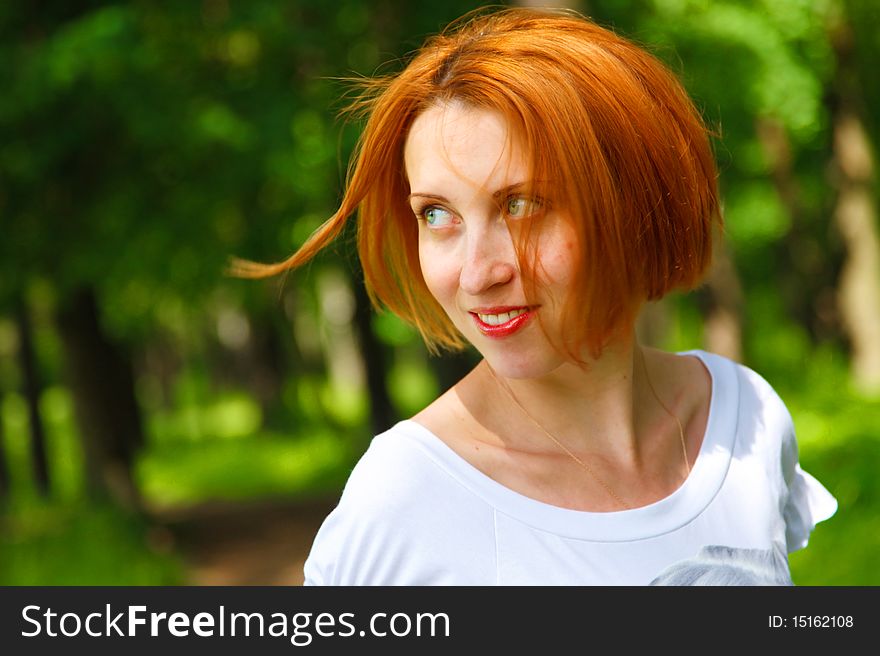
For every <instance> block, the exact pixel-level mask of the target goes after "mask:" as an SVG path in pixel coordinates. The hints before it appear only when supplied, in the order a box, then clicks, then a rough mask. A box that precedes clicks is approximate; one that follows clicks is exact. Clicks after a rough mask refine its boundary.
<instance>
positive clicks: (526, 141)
mask: <svg viewBox="0 0 880 656" xmlns="http://www.w3.org/2000/svg"><path fill="white" fill-rule="evenodd" d="M453 102H458V103H463V104H464V105H465V106H467V107H471V108H474V109H481V110H488V111H493V112H498V113H500V114H501V115H502V116H503V117H504V119H506V121H507V125H508V127H509V132H510V136H511V138H515V139H517V140H518V144H519V145H520V146H521V147H522V148H523V151H522V152H525V153H527V156H529V157H531V162H530V165H531V169H532V183H531V184H532V185H533V186H534V187H535V188H534V189H533V190H531V191H533V192H534V193H535V194H537V195H539V196H540V195H541V194H543V193H545V192H548V191H549V192H550V198H551V202H552V204H553V206H557V205H558V206H560V208H561V209H563V210H564V212H563V214H564V216H566V217H567V219H568V220H570V221H572V222H573V223H574V226H575V232H576V234H577V239H578V243H577V244H576V248H577V258H578V259H577V260H576V261H578V262H580V267H581V275H580V276H578V277H577V278H578V280H577V282H576V283H575V284H573V285H572V286H571V288H570V289H569V290H568V292H567V298H566V299H565V300H564V303H563V309H562V312H563V314H564V316H563V321H562V325H564V326H567V330H569V331H570V332H568V333H567V334H566V335H563V336H561V337H560V339H561V343H560V344H557V347H558V348H560V349H561V350H562V352H565V353H567V354H569V355H570V356H571V357H572V358H573V359H574V360H575V361H577V362H583V361H584V360H583V357H582V354H583V353H584V352H585V351H584V349H585V348H586V349H587V350H588V351H589V353H590V354H592V355H593V357H598V354H599V353H600V352H601V351H602V350H603V349H604V348H605V346H607V345H608V344H609V343H610V342H611V341H612V340H613V339H614V338H615V337H616V336H620V335H625V334H627V332H628V331H631V329H632V327H633V324H634V322H635V316H636V313H637V312H638V308H639V306H640V305H641V303H642V302H643V301H646V300H653V299H659V298H661V297H662V296H664V295H665V294H666V293H667V292H669V291H671V290H673V289H691V288H693V287H695V286H696V285H697V284H698V283H699V282H700V280H701V279H702V277H703V274H704V272H705V271H706V269H707V267H708V265H709V262H710V259H711V252H712V228H713V223H715V222H716V221H717V223H718V224H719V225H720V223H721V218H720V215H719V211H718V199H717V188H716V181H715V179H716V170H715V163H714V159H713V155H712V151H711V148H710V145H709V139H708V132H707V129H706V126H705V125H704V123H703V121H702V119H701V117H700V115H699V113H698V112H697V110H696V109H695V107H694V105H693V103H692V102H691V100H690V99H689V97H688V95H687V93H686V92H685V90H684V89H683V87H682V86H681V84H680V83H679V81H678V80H677V79H676V78H675V76H674V75H672V74H671V73H670V72H669V71H668V70H667V69H666V68H665V67H664V66H663V65H662V64H661V63H660V62H659V61H658V60H657V59H655V58H654V57H653V56H652V55H650V54H648V53H647V52H645V51H644V50H642V49H641V48H639V47H637V46H635V45H633V44H632V43H630V42H628V41H626V40H625V39H623V38H621V37H619V36H616V35H615V34H613V33H612V32H610V31H608V30H606V29H603V28H601V27H599V26H598V25H596V24H594V23H592V22H591V21H589V20H588V19H586V18H584V17H583V16H581V15H579V14H577V13H575V12H573V11H569V10H546V9H505V10H501V11H496V12H494V13H490V14H476V15H470V16H466V17H465V18H463V19H461V20H460V21H457V22H456V23H453V24H452V25H451V26H450V27H449V28H447V29H446V30H445V31H444V32H443V33H441V34H440V35H438V36H435V37H432V38H430V39H429V40H428V41H427V42H426V43H425V45H424V46H423V47H422V48H421V49H419V50H418V51H417V53H416V55H415V56H414V58H413V59H412V60H411V62H410V63H409V65H407V66H406V68H405V69H404V70H403V71H402V72H401V73H399V74H395V75H391V76H387V77H383V78H378V79H370V80H367V81H366V82H364V83H363V93H362V94H361V95H359V96H358V98H357V99H356V100H355V101H354V103H353V104H352V105H351V107H350V108H349V109H350V111H352V112H354V113H360V112H363V115H365V116H367V122H366V126H365V129H364V131H363V133H362V135H361V138H360V141H359V143H358V146H357V149H356V151H355V155H354V156H353V158H352V161H351V163H350V164H349V168H348V179H347V185H346V191H345V194H344V196H343V198H342V201H341V203H340V207H339V209H338V210H337V212H336V213H335V214H334V215H333V216H332V217H330V219H328V220H327V221H326V222H325V223H324V224H323V225H322V226H321V227H319V228H318V229H317V230H316V231H315V232H314V233H313V234H312V235H311V237H310V238H309V239H308V240H307V241H306V243H305V244H304V245H303V246H302V247H301V248H300V249H299V250H298V251H297V252H296V253H294V254H293V255H292V256H291V257H290V258H289V259H287V260H286V261H284V262H281V263H278V264H274V265H261V264H255V263H249V262H243V261H240V260H239V261H236V263H234V265H233V272H234V273H237V274H238V275H242V276H246V277H263V276H268V275H273V274H276V273H279V272H282V271H285V270H287V269H291V268H294V267H297V266H300V265H301V264H303V263H305V262H307V261H308V260H309V259H310V258H312V257H313V256H314V255H315V254H316V253H318V252H319V251H320V250H321V249H323V248H324V247H325V246H327V245H328V244H329V243H330V242H331V241H332V240H333V239H335V238H336V237H337V236H338V235H339V233H340V232H341V230H342V228H343V226H344V224H345V222H346V221H347V220H348V218H349V217H350V216H351V215H352V214H354V213H355V212H357V214H358V239H357V243H358V252H359V255H360V259H361V263H362V266H363V271H364V278H365V283H366V287H367V291H368V293H369V295H370V298H371V299H372V301H373V303H374V304H375V305H377V306H379V307H381V306H384V307H386V308H388V309H389V310H391V311H392V312H394V313H395V314H397V315H398V316H400V317H401V318H402V319H404V320H406V321H408V322H410V323H412V324H414V325H415V326H416V327H417V328H418V330H419V331H420V332H421V334H422V337H423V338H424V340H425V342H426V344H427V346H428V348H429V349H430V350H432V352H436V351H437V350H438V347H445V348H450V349H461V348H463V347H464V346H465V344H466V342H465V340H464V339H463V337H462V335H461V334H460V333H459V332H458V331H457V330H456V328H455V327H454V326H453V325H452V322H451V321H450V320H449V318H448V317H447V316H446V314H445V312H444V311H443V309H442V308H441V306H440V305H439V304H438V303H437V302H436V301H435V300H434V298H433V297H432V295H431V293H430V292H429V291H428V288H427V286H426V284H425V281H424V279H423V277H422V274H421V268H420V264H419V250H418V227H417V221H416V220H415V218H414V217H413V212H412V209H411V208H410V206H409V204H408V201H407V196H408V194H409V182H408V180H407V177H406V170H405V167H404V161H403V151H404V144H405V142H406V138H407V135H408V133H409V130H410V127H411V126H412V124H413V121H414V120H415V119H416V117H418V116H419V115H420V114H421V113H422V112H424V111H425V110H426V109H427V108H429V107H432V106H436V105H444V104H448V103H453ZM517 241H518V243H517V253H518V256H519V262H520V267H521V269H522V270H523V271H524V275H523V280H524V281H525V283H526V285H527V290H526V293H527V294H528V293H529V292H528V289H532V290H534V288H535V287H534V285H537V284H540V283H539V282H536V276H533V275H526V274H528V273H529V272H534V269H535V266H538V267H539V266H540V258H539V254H537V253H531V258H527V257H526V250H527V246H528V244H527V243H526V241H527V240H520V239H518V240H517Z"/></svg>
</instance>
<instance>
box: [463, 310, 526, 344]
mask: <svg viewBox="0 0 880 656" xmlns="http://www.w3.org/2000/svg"><path fill="white" fill-rule="evenodd" d="M518 310H525V312H523V313H522V314H519V315H517V316H515V317H513V318H511V319H508V320H507V321H505V322H504V323H500V324H498V325H493V324H488V323H486V322H485V321H483V320H482V319H480V317H479V315H480V314H483V315H486V314H504V313H509V312H515V311H518ZM534 314H535V312H534V308H528V307H523V306H503V307H480V308H475V309H474V310H471V311H470V315H471V317H472V318H473V320H474V323H475V324H476V326H477V330H479V331H480V332H481V333H482V334H484V335H485V336H486V337H491V338H493V339H501V338H504V337H509V336H510V335H513V334H514V333H516V332H517V331H518V330H520V329H521V328H523V327H524V326H525V325H526V323H528V322H529V320H530V319H531V318H532V316H533V315H534Z"/></svg>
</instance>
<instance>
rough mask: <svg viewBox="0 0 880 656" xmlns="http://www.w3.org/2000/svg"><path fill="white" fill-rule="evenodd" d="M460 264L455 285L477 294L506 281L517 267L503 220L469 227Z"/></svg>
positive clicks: (508, 280)
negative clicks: (478, 226) (475, 228)
mask: <svg viewBox="0 0 880 656" xmlns="http://www.w3.org/2000/svg"><path fill="white" fill-rule="evenodd" d="M466 241H467V243H466V246H465V256H464V261H463V262H462V266H461V274H460V277H459V287H460V288H461V290H462V291H463V292H465V293H466V294H469V295H471V296H478V295H480V294H482V293H484V292H486V291H487V290H489V289H491V288H493V287H496V286H498V285H504V284H505V283H508V282H510V281H511V280H513V279H514V278H515V276H516V272H517V270H518V265H517V260H516V251H515V249H514V247H513V240H512V239H511V237H510V233H509V232H508V230H507V224H506V223H505V222H504V221H503V220H499V221H493V222H492V223H491V224H490V225H488V226H485V227H484V228H481V229H477V230H469V231H468V233H467V238H466Z"/></svg>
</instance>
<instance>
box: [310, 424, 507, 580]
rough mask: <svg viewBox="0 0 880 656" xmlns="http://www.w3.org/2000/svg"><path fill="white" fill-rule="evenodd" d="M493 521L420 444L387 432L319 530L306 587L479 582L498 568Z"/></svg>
mask: <svg viewBox="0 0 880 656" xmlns="http://www.w3.org/2000/svg"><path fill="white" fill-rule="evenodd" d="M492 518H493V514H492V509H491V508H490V507H489V506H487V505H486V504H482V503H479V502H478V501H477V500H476V499H475V498H474V496H473V494H472V493H470V492H469V491H468V490H467V489H466V488H464V487H463V486H461V485H460V484H459V483H457V482H456V480H455V479H454V478H453V477H452V476H451V475H450V474H449V473H447V472H446V471H445V470H444V469H442V468H441V467H439V466H438V465H437V464H435V462H434V461H433V460H431V459H430V458H429V457H427V456H426V455H425V453H424V452H423V451H422V450H421V448H419V447H418V446H416V445H415V444H414V443H412V442H411V441H410V440H408V439H406V438H402V437H400V436H399V435H395V434H394V433H393V431H389V432H388V433H386V434H383V435H380V436H377V437H375V438H374V439H373V441H372V443H371V444H370V448H369V449H367V452H366V453H365V454H364V455H363V456H362V457H361V460H360V461H359V462H358V464H357V465H356V466H355V468H354V470H353V471H352V473H351V476H350V477H349V479H348V482H347V483H346V485H345V490H344V491H343V493H342V498H341V499H340V501H339V505H338V506H337V507H336V509H335V510H333V512H331V513H330V515H329V516H328V517H327V519H325V520H324V523H323V525H322V526H321V528H320V529H319V530H318V533H317V535H316V536H315V541H314V544H313V545H312V549H311V552H310V553H309V556H308V558H307V559H306V563H305V566H304V568H303V570H304V574H305V585H443V584H454V583H456V582H458V581H460V580H465V581H466V580H482V579H481V578H479V577H480V576H481V575H484V576H488V575H491V573H492V572H494V557H495V546H494V545H495V541H494V522H493V519H492ZM487 572H488V573H489V574H486V573H487Z"/></svg>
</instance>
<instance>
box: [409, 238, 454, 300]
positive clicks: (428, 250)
mask: <svg viewBox="0 0 880 656" xmlns="http://www.w3.org/2000/svg"><path fill="white" fill-rule="evenodd" d="M419 264H420V265H421V269H422V278H423V279H424V280H425V285H426V286H427V287H428V291H429V292H431V295H432V296H433V297H434V298H435V299H436V300H437V302H438V303H440V304H441V305H448V304H449V303H450V302H452V301H453V299H454V298H455V294H456V292H457V290H458V281H459V271H458V268H457V267H456V265H455V261H454V259H453V258H450V257H448V255H445V254H444V253H441V252H440V251H439V250H438V249H437V248H436V247H432V246H431V245H430V244H426V243H424V242H420V243H419Z"/></svg>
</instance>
